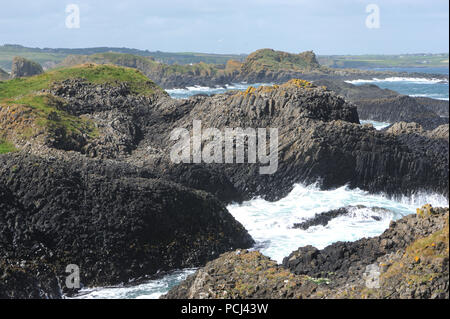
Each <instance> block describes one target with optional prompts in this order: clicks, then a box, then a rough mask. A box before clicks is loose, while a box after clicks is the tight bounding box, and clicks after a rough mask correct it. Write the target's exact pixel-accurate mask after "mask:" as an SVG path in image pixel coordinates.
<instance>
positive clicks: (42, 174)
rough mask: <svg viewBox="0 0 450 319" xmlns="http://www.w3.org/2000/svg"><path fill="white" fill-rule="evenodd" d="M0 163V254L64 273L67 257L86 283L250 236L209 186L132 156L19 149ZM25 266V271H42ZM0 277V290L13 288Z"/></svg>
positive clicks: (203, 256)
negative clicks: (154, 169) (157, 174)
mask: <svg viewBox="0 0 450 319" xmlns="http://www.w3.org/2000/svg"><path fill="white" fill-rule="evenodd" d="M0 172H1V174H0V176H1V177H0V186H1V189H2V198H3V199H5V201H4V200H3V199H2V201H1V202H0V208H1V210H0V239H1V240H0V244H1V250H0V251H1V256H0V257H1V258H0V259H1V260H2V262H3V263H7V264H9V265H11V264H13V263H14V262H15V261H18V262H19V263H20V261H22V260H25V261H26V263H27V264H36V263H37V264H38V265H41V266H42V267H44V266H43V265H52V269H53V271H54V273H55V274H56V275H57V277H58V278H61V282H63V283H64V281H63V278H64V276H65V273H64V271H65V267H66V266H67V265H69V264H76V265H78V266H79V267H80V268H81V283H82V284H83V285H86V286H99V285H111V284H119V283H122V282H128V281H129V280H131V279H137V278H140V277H145V276H146V275H152V274H155V273H156V272H157V271H164V270H171V269H179V268H184V267H194V266H200V265H202V264H204V263H205V262H206V261H208V260H211V259H213V258H214V257H217V256H219V254H220V253H223V252H225V251H228V250H230V249H234V248H238V247H241V248H245V247H250V246H252V244H253V240H252V239H251V237H250V236H249V235H248V233H247V231H246V230H245V229H244V228H243V227H242V225H241V224H239V223H238V222H236V220H235V219H234V218H233V217H232V216H231V215H230V214H229V213H228V211H227V210H226V208H225V207H224V206H223V204H221V203H220V202H219V201H217V200H216V199H215V198H214V197H212V196H211V195H208V194H207V193H204V192H200V191H194V190H191V189H187V188H184V187H181V186H179V185H177V184H174V183H170V182H166V181H162V180H159V179H154V178H153V176H152V175H151V173H149V172H146V171H145V170H140V169H137V168H135V167H132V166H130V165H126V164H120V163H115V162H101V161H92V160H77V159H76V158H72V159H71V160H61V159H60V160H56V159H54V160H52V159H47V160H45V159H42V158H39V157H35V156H29V155H25V154H20V153H18V154H13V155H2V156H0ZM30 269H31V270H30V271H29V272H27V271H24V272H26V276H28V277H31V278H35V279H33V280H39V272H37V270H36V271H33V268H32V267H31V268H30ZM4 271H7V270H4ZM45 279H47V278H45ZM5 285H6V288H5V289H6V292H5V293H6V294H8V293H12V292H8V291H9V290H11V289H13V290H14V289H15V288H14V286H13V283H12V282H9V283H8V282H7V283H5ZM30 285H31V286H32V285H33V281H31V282H30ZM46 285H50V286H51V283H49V282H48V281H44V283H43V287H42V290H44V291H46V292H45V293H48V294H51V295H52V296H54V291H53V290H50V291H48V290H47V289H46V288H45V287H46ZM24 293H25V292H24ZM34 296H35V292H34V290H33V291H31V292H30V294H29V295H28V297H34Z"/></svg>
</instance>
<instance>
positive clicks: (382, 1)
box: [0, 0, 449, 54]
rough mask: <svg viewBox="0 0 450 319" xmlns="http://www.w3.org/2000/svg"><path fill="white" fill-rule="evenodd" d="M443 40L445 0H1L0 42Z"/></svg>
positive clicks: (277, 44)
mask: <svg viewBox="0 0 450 319" xmlns="http://www.w3.org/2000/svg"><path fill="white" fill-rule="evenodd" d="M70 4H74V5H76V6H77V7H78V8H79V18H80V19H79V28H74V27H73V26H77V25H76V20H74V19H73V17H74V15H73V13H74V12H73V11H71V12H69V13H66V6H67V5H70ZM368 5H375V6H376V8H377V10H376V11H373V9H372V10H370V11H369V12H366V9H367V7H368ZM369 8H370V7H369ZM372 8H373V6H372ZM376 16H378V17H379V19H376ZM374 19H376V20H374ZM66 20H69V24H67V23H66V22H67V21H66ZM367 20H369V22H370V23H369V25H368V24H367ZM377 22H379V23H377ZM377 24H378V25H377ZM368 26H370V27H368ZM374 26H375V27H374ZM377 26H378V27H377ZM448 38H449V1H448V0H165V1H153V0H147V1H143V0H130V1H125V0H122V1H117V0H68V1H61V0H28V1H23V0H13V1H11V0H0V45H1V44H21V45H24V46H30V47H40V48H43V47H50V48H86V47H99V46H110V47H128V48H136V49H143V50H150V51H156V50H159V51H166V52H209V53H250V52H252V51H255V50H257V49H261V48H273V49H276V50H283V51H288V52H301V51H305V50H314V52H316V53H318V54H403V53H446V52H448V51H449V49H448V47H449V42H448V41H449V40H448Z"/></svg>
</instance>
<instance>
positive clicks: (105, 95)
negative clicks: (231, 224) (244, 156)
mask: <svg viewBox="0 0 450 319" xmlns="http://www.w3.org/2000/svg"><path fill="white" fill-rule="evenodd" d="M72 84H75V85H76V87H77V88H79V92H80V93H76V92H77V91H76V90H75V91H73V93H70V92H72V91H71V89H70V86H71V85H72ZM304 85H306V84H305V83H303V82H301V81H300V82H298V83H297V82H296V81H290V82H288V83H286V84H284V85H281V86H273V87H261V88H258V89H254V90H253V91H252V89H249V92H228V93H226V94H219V95H215V96H213V97H206V96H195V97H191V98H189V99H186V100H174V99H171V98H169V97H167V96H160V97H159V98H154V99H146V98H144V97H139V96H136V95H133V94H129V93H128V91H127V90H126V88H125V87H124V88H115V89H112V88H108V86H107V85H103V86H99V87H98V86H92V85H90V84H86V83H84V84H83V83H72V82H70V83H63V84H62V86H60V87H59V88H57V89H55V90H51V92H52V93H53V94H55V95H57V96H58V97H61V98H63V99H65V100H66V101H67V105H69V106H68V108H67V110H68V111H69V112H74V113H73V114H84V116H88V117H89V118H91V119H93V120H94V121H95V122H96V123H97V125H98V126H99V127H102V130H103V131H104V132H108V134H104V135H101V136H100V137H98V138H97V139H94V140H92V141H90V142H89V144H86V145H85V146H84V147H83V151H82V152H83V153H85V154H89V155H90V156H93V157H100V158H123V159H124V160H125V161H128V162H130V163H133V164H134V165H138V166H146V167H149V168H150V169H152V170H153V172H154V173H155V174H156V175H158V176H161V177H163V178H167V179H170V180H173V181H175V182H178V183H181V184H183V185H186V186H189V187H192V188H197V189H202V190H206V191H209V192H211V193H213V194H215V195H216V196H218V197H219V198H220V199H222V200H224V201H226V202H231V201H241V200H244V199H250V198H252V197H254V196H263V197H264V198H266V199H269V200H276V199H279V198H282V197H284V196H286V195H287V194H288V193H289V192H290V191H291V190H292V187H293V186H292V185H294V184H295V183H298V182H305V183H314V182H316V181H318V180H319V181H321V185H322V187H323V188H326V189H327V188H333V187H338V186H342V185H345V184H349V185H350V186H351V187H360V188H362V189H365V190H368V191H371V192H386V193H388V194H408V193H410V192H414V191H418V190H422V189H428V190H432V191H436V192H438V193H442V194H448V181H447V179H448V178H447V177H448V162H447V161H446V159H447V157H448V155H447V153H448V152H446V151H445V150H446V149H447V150H448V143H445V141H444V140H441V141H439V140H437V139H432V138H430V137H428V136H426V135H420V139H419V138H416V137H411V136H409V135H398V134H393V133H392V134H386V133H383V132H377V131H375V130H374V129H372V128H369V127H363V126H361V125H359V120H358V115H357V113H356V109H355V107H354V106H353V105H352V104H349V103H347V102H346V101H345V100H344V99H342V98H341V97H339V96H337V95H335V94H334V93H333V92H331V91H328V90H324V89H323V88H320V87H316V86H313V85H310V84H308V85H306V86H304ZM194 120H200V121H202V125H203V127H214V128H218V129H222V130H224V129H225V128H227V127H231V128H236V127H241V128H248V127H252V128H258V127H265V128H271V127H272V128H278V130H279V163H278V169H277V171H276V173H275V174H273V175H261V174H259V166H260V165H258V164H241V165H232V164H204V163H199V164H195V165H194V164H174V163H172V162H171V160H170V158H169V154H170V149H171V147H172V145H173V144H174V142H173V141H170V139H169V138H170V132H171V131H172V130H173V129H175V128H187V129H189V130H191V128H192V123H193V121H194ZM113 123H114V124H113ZM106 137H107V139H106V140H105V138H106ZM430 150H432V151H431V152H430Z"/></svg>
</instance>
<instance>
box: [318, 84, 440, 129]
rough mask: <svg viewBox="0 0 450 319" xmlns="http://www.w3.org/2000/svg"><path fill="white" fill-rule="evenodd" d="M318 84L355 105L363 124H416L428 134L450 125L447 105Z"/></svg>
mask: <svg viewBox="0 0 450 319" xmlns="http://www.w3.org/2000/svg"><path fill="white" fill-rule="evenodd" d="M315 84H316V85H324V86H326V87H327V88H328V89H330V90H332V91H334V92H336V93H338V94H340V95H342V96H344V97H345V98H346V99H347V100H348V101H351V102H353V103H354V104H355V105H356V106H357V108H358V114H359V117H360V118H361V119H364V120H373V121H381V122H388V123H395V122H401V121H403V122H416V123H418V124H420V125H421V126H422V127H423V128H424V129H426V130H433V129H435V128H436V127H438V126H440V125H444V124H448V109H449V104H448V101H440V100H435V99H430V98H424V97H410V96H406V95H401V94H399V93H397V92H395V91H392V90H388V89H381V88H379V87H378V86H376V85H373V84H364V85H353V84H350V83H346V82H343V81H339V80H320V81H316V82H315Z"/></svg>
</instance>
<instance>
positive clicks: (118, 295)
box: [74, 268, 196, 299]
mask: <svg viewBox="0 0 450 319" xmlns="http://www.w3.org/2000/svg"><path fill="white" fill-rule="evenodd" d="M195 270H196V269H192V268H190V269H184V270H179V271H174V272H172V273H170V274H168V275H166V276H164V277H163V278H160V279H156V280H150V281H148V282H146V283H144V284H140V285H137V286H131V287H123V286H119V287H106V288H89V289H83V290H81V291H80V293H79V294H78V295H77V296H76V297H74V299H158V298H159V297H160V296H162V295H163V294H165V293H167V292H168V291H169V289H170V288H172V287H173V286H175V285H176V284H178V283H180V282H181V281H183V280H185V279H186V278H187V277H188V276H189V275H191V274H193V273H194V272H195Z"/></svg>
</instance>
